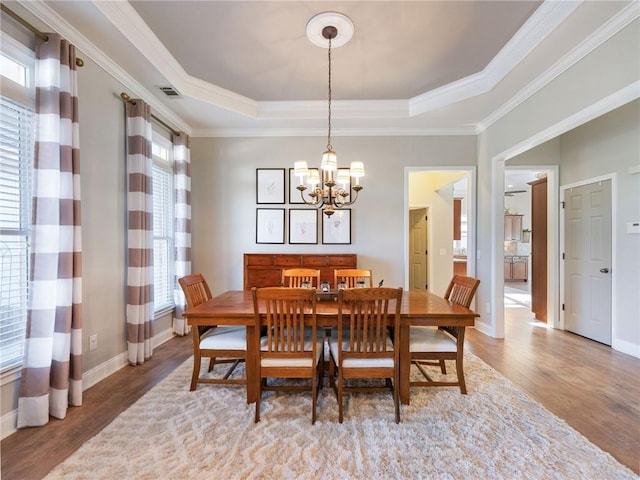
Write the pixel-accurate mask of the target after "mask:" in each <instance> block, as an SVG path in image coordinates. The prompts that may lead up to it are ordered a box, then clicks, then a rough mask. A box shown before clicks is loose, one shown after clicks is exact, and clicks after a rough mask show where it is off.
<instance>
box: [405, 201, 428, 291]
mask: <svg viewBox="0 0 640 480" xmlns="http://www.w3.org/2000/svg"><path fill="white" fill-rule="evenodd" d="M409 290H412V291H413V290H418V291H420V290H422V291H424V290H427V209H426V208H418V209H415V210H410V211H409Z"/></svg>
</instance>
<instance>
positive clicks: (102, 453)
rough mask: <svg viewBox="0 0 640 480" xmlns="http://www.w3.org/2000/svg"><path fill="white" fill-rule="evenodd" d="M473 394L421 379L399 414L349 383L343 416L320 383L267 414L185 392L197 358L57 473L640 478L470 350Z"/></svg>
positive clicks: (386, 398) (238, 397)
mask: <svg viewBox="0 0 640 480" xmlns="http://www.w3.org/2000/svg"><path fill="white" fill-rule="evenodd" d="M465 355H466V357H465V360H466V365H465V371H466V378H467V385H468V389H469V394H468V395H461V394H460V391H459V390H458V389H457V388H430V389H426V388H415V389H412V392H411V405H409V406H402V409H401V420H402V422H401V423H400V424H399V425H396V424H395V422H394V421H393V403H392V401H391V397H390V395H389V394H384V393H380V394H350V395H348V396H347V399H346V411H345V420H344V423H343V424H339V423H338V409H337V404H336V400H335V396H334V394H333V391H332V390H331V389H330V388H324V389H323V390H322V393H321V395H320V398H319V401H318V421H317V422H316V424H315V425H313V426H312V425H311V400H310V394H306V393H305V394H301V393H281V392H278V393H275V392H267V393H265V395H264V397H263V400H262V419H261V421H260V422H259V423H258V424H254V423H253V413H254V406H253V405H247V404H246V401H245V391H244V389H243V388H241V387H240V388H239V387H220V386H209V385H200V386H198V389H197V390H196V391H195V392H189V390H188V384H189V380H190V373H191V365H192V361H191V360H188V361H187V362H185V363H184V364H183V365H182V366H180V367H179V368H178V369H176V371H175V372H173V373H172V374H171V375H170V376H169V377H168V378H167V379H165V380H164V381H163V382H161V383H160V384H158V385H157V386H156V387H155V388H153V389H152V390H151V391H149V392H148V393H147V394H146V395H144V396H143V397H142V398H141V399H140V400H139V401H138V402H136V403H135V404H134V405H132V406H131V407H130V408H129V409H128V410H127V411H125V412H123V413H122V414H121V415H120V416H119V417H118V418H117V419H115V420H114V421H113V422H112V423H111V424H110V425H108V426H107V427H106V428H104V429H103V430H102V431H101V432H100V433H98V434H97V435H96V436H95V437H93V438H92V439H91V440H90V441H88V442H86V443H85V444H84V445H83V446H82V447H81V448H80V449H79V450H78V451H77V452H76V453H75V454H73V455H72V456H71V457H69V458H68V459H67V460H66V461H65V462H64V463H62V464H60V465H58V467H56V468H55V469H54V470H53V471H52V472H51V473H50V474H49V475H48V476H47V477H46V478H47V479H48V480H53V479H65V480H69V479H92V480H93V479H109V480H111V479H127V480H129V479H154V480H155V479H204V480H208V479H221V480H231V479H367V480H368V479H514V480H515V479H518V480H520V479H563V480H564V479H581V480H590V479H594V480H595V479H598V480H599V479H636V478H637V477H636V475H635V474H634V473H633V472H632V471H631V470H630V469H628V468H627V467H625V466H623V465H621V464H620V463H618V462H617V461H616V460H615V459H613V457H611V456H610V455H609V454H607V453H605V452H603V451H602V450H600V449H599V448H598V447H596V446H594V445H593V444H592V443H590V442H589V441H588V440H587V439H586V438H584V437H583V436H582V435H581V434H579V433H578V432H576V431H575V430H573V429H572V428H571V427H569V426H568V425H567V424H566V423H565V422H564V421H563V420H561V419H559V418H558V417H556V416H554V415H553V414H551V413H550V412H549V411H547V410H546V409H545V408H544V407H542V406H541V405H540V404H539V403H537V402H536V401H534V400H533V399H532V398H530V397H529V396H528V395H527V394H526V393H524V392H523V391H522V390H520V389H519V388H517V387H516V386H515V385H514V384H512V383H511V382H510V381H509V380H508V379H506V378H505V377H503V376H502V375H500V374H499V373H498V372H496V371H495V370H493V369H492V368H490V367H489V366H488V365H486V364H485V363H484V362H482V361H481V360H480V359H478V358H477V357H475V356H473V355H472V354H465Z"/></svg>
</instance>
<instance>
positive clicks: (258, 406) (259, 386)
mask: <svg viewBox="0 0 640 480" xmlns="http://www.w3.org/2000/svg"><path fill="white" fill-rule="evenodd" d="M256 383H257V384H258V391H257V397H256V414H255V417H254V419H253V421H254V423H258V422H259V421H260V402H261V401H262V380H261V379H258V381H257V382H256Z"/></svg>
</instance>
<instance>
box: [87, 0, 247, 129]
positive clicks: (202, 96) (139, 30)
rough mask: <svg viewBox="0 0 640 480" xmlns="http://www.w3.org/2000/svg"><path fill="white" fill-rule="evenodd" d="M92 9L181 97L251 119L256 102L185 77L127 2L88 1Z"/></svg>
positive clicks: (180, 68) (183, 72)
mask: <svg viewBox="0 0 640 480" xmlns="http://www.w3.org/2000/svg"><path fill="white" fill-rule="evenodd" d="M92 3H93V4H94V6H95V7H96V8H97V9H98V10H99V11H100V12H101V13H102V15H104V16H105V18H106V19H107V20H109V22H111V24H112V25H113V26H114V27H115V28H117V29H118V30H119V31H120V33H122V35H123V36H125V37H126V38H127V40H129V41H130V42H131V43H132V44H133V45H134V46H135V48H136V49H137V50H138V51H139V52H140V53H142V55H144V56H145V58H146V59H147V60H148V61H149V62H150V63H151V64H152V65H153V66H154V67H155V68H156V69H157V70H158V71H159V72H162V75H163V76H164V77H166V78H167V80H168V81H169V83H170V84H171V85H173V86H174V87H175V88H177V89H178V91H179V92H180V93H182V95H185V96H189V97H192V98H195V99H197V100H201V101H204V102H207V103H210V104H212V105H215V106H217V107H220V108H224V109H226V110H230V111H232V112H235V113H239V114H242V115H246V116H250V117H255V116H256V114H257V102H256V101H255V100H253V99H250V98H247V97H245V96H243V95H239V94H237V93H235V92H232V91H230V90H227V89H224V88H221V87H218V86H216V85H213V84H211V83H208V82H205V81H204V80H200V79H198V78H195V77H192V76H191V75H189V74H188V73H187V72H186V71H185V70H184V68H182V65H180V64H179V63H178V61H177V60H176V59H175V58H174V57H173V55H171V53H170V52H169V51H168V50H167V49H166V47H165V46H164V45H163V44H162V42H161V41H160V39H158V37H157V36H156V35H155V34H154V33H153V31H152V30H151V29H150V28H149V26H148V25H147V24H146V23H145V22H144V21H143V20H142V18H141V17H140V15H138V12H136V11H135V9H134V8H133V7H132V6H131V5H130V4H129V2H104V1H95V0H92Z"/></svg>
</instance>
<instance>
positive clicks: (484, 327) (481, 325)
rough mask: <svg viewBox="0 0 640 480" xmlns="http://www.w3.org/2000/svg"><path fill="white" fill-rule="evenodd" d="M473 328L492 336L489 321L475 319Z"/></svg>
mask: <svg viewBox="0 0 640 480" xmlns="http://www.w3.org/2000/svg"><path fill="white" fill-rule="evenodd" d="M474 328H475V329H476V330H478V331H479V332H482V333H484V334H485V335H488V336H489V337H494V335H493V327H492V326H491V324H490V323H486V322H480V321H477V320H476V323H475V325H474ZM494 338H495V337H494Z"/></svg>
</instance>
